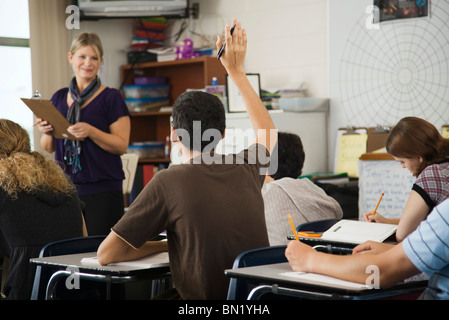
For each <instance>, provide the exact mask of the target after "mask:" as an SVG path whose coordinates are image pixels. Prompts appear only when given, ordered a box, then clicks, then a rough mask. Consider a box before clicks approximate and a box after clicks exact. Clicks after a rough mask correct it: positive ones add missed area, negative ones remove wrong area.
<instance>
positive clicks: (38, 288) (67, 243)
mask: <svg viewBox="0 0 449 320" xmlns="http://www.w3.org/2000/svg"><path fill="white" fill-rule="evenodd" d="M105 238H106V236H90V237H80V238H71V239H64V240H60V241H55V242H51V243H48V244H46V245H45V246H44V247H43V248H42V249H41V251H40V253H39V258H43V257H52V256H60V255H65V254H76V253H83V252H93V251H97V249H98V247H99V245H100V243H101V242H102V241H103V240H104V239H105ZM61 269H62V268H59V269H57V268H50V267H45V268H42V266H37V267H36V273H35V276H34V284H33V290H32V293H31V300H43V299H44V297H45V291H46V287H47V283H48V280H49V279H50V277H51V275H52V274H53V273H54V272H55V271H57V270H61Z"/></svg>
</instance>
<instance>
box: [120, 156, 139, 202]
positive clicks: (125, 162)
mask: <svg viewBox="0 0 449 320" xmlns="http://www.w3.org/2000/svg"><path fill="white" fill-rule="evenodd" d="M121 159H122V167H123V172H124V173H125V179H124V180H123V196H124V199H125V208H126V207H128V206H129V195H130V194H131V191H132V190H133V185H134V178H135V176H136V171H137V164H138V162H139V156H138V155H137V154H134V153H125V154H123V155H122V156H121Z"/></svg>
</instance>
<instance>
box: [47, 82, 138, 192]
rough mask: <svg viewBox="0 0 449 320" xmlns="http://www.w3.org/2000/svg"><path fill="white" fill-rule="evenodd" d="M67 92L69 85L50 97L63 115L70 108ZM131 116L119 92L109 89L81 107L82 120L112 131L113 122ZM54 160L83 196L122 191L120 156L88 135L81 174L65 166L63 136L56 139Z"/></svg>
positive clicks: (84, 145)
mask: <svg viewBox="0 0 449 320" xmlns="http://www.w3.org/2000/svg"><path fill="white" fill-rule="evenodd" d="M68 91H69V89H68V88H63V89H60V90H58V91H57V92H56V93H55V94H54V95H53V97H52V98H51V102H52V103H53V104H54V105H55V106H56V108H57V109H58V110H59V111H60V112H61V113H62V115H63V116H64V117H66V115H67V110H68V108H69V107H68V105H67V93H68ZM129 115H130V114H129V111H128V108H127V107H126V104H125V101H124V100H123V97H122V95H121V94H120V91H118V90H117V89H113V88H106V89H104V90H103V91H102V92H101V93H100V94H99V95H98V96H97V97H95V99H93V100H92V101H91V102H90V103H89V104H88V105H87V106H86V107H85V108H83V109H81V117H80V122H87V123H89V124H90V125H92V126H94V127H96V128H98V129H100V130H102V131H104V132H107V133H109V132H110V131H109V126H110V125H111V124H112V123H114V122H115V121H117V120H118V119H119V118H120V117H123V116H129ZM55 159H56V161H58V162H59V163H60V164H61V166H62V168H63V169H64V171H65V172H66V173H67V174H68V175H69V176H70V177H71V179H72V181H73V183H74V184H75V185H76V187H77V190H78V194H79V195H80V196H83V195H90V194H95V193H103V192H110V191H122V188H123V179H124V178H125V174H124V173H123V169H122V161H121V158H120V156H119V155H116V154H112V153H109V152H107V151H105V150H103V149H102V148H100V147H99V146H98V145H97V144H95V143H94V142H93V141H92V140H91V139H89V138H87V139H85V140H84V141H82V142H81V153H80V163H81V171H79V172H78V173H76V174H72V173H71V172H70V168H67V167H66V165H65V162H64V140H62V139H55Z"/></svg>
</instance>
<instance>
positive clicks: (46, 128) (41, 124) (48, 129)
mask: <svg viewBox="0 0 449 320" xmlns="http://www.w3.org/2000/svg"><path fill="white" fill-rule="evenodd" d="M37 128H38V129H39V131H40V132H41V133H42V134H47V135H52V134H53V126H52V125H51V124H50V123H49V122H48V121H46V120H42V119H40V118H39V119H37Z"/></svg>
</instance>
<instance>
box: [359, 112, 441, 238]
mask: <svg viewBox="0 0 449 320" xmlns="http://www.w3.org/2000/svg"><path fill="white" fill-rule="evenodd" d="M386 147H387V152H388V153H389V154H391V155H392V156H393V157H394V159H395V160H396V161H399V162H400V163H401V165H402V167H403V168H407V169H408V170H409V171H410V172H411V173H412V174H413V175H414V176H416V177H417V179H416V181H415V183H414V184H413V187H412V190H411V193H410V196H409V198H408V200H407V203H406V205H405V208H404V211H403V213H402V216H401V219H388V218H385V217H383V216H382V215H380V214H378V213H376V214H375V215H372V214H371V213H367V214H365V219H366V220H368V221H374V222H383V223H392V224H398V229H397V232H396V238H397V240H398V241H401V240H403V239H404V238H405V237H406V236H407V235H408V234H410V233H411V232H412V231H413V230H415V229H416V228H417V227H418V225H419V223H420V222H421V221H423V220H425V219H426V217H427V215H428V214H429V213H430V212H431V211H432V209H433V208H434V207H435V206H437V205H438V204H440V203H442V202H443V201H444V200H446V199H447V198H448V197H449V139H445V138H443V137H442V136H441V134H440V133H439V131H438V130H437V128H435V126H434V125H433V124H431V123H429V122H427V121H426V120H423V119H420V118H417V117H405V118H403V119H401V120H400V121H399V122H398V123H397V124H396V126H395V127H394V128H393V129H392V130H391V133H390V135H389V136H388V139H387V142H386Z"/></svg>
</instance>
